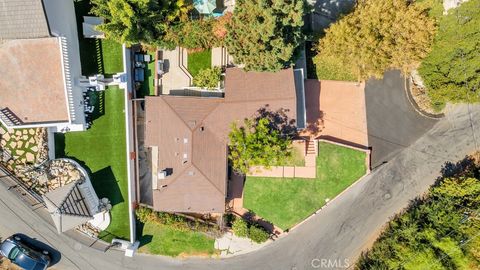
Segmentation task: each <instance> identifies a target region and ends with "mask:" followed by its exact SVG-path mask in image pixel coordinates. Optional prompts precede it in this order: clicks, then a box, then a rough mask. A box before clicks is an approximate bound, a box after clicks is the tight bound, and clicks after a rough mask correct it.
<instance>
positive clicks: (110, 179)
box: [55, 133, 125, 206]
mask: <svg viewBox="0 0 480 270" xmlns="http://www.w3.org/2000/svg"><path fill="white" fill-rule="evenodd" d="M55 157H56V158H69V159H72V160H74V161H76V162H77V163H78V164H80V166H82V167H83V168H84V169H85V170H86V171H87V173H88V175H89V176H90V180H91V182H92V185H93V188H94V189H95V192H96V193H97V195H98V197H99V198H104V197H106V198H108V199H109V200H110V204H111V205H112V206H114V205H116V204H119V203H122V202H124V201H125V200H124V198H123V196H122V192H121V191H120V187H119V186H118V180H117V178H115V175H114V174H113V171H112V168H111V167H110V166H108V167H105V168H103V169H101V170H98V171H96V172H92V170H91V169H90V168H89V167H88V166H87V165H86V164H85V162H84V161H82V160H79V159H78V158H76V157H71V156H69V155H68V153H65V134H63V133H55Z"/></svg>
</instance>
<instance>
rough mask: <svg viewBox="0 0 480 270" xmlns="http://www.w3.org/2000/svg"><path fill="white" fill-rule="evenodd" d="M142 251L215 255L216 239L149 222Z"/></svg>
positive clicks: (142, 241)
mask: <svg viewBox="0 0 480 270" xmlns="http://www.w3.org/2000/svg"><path fill="white" fill-rule="evenodd" d="M140 243H141V245H142V246H141V247H140V251H141V252H144V253H150V254H159V255H167V256H172V257H176V256H179V255H199V256H202V255H214V254H216V253H217V250H216V249H215V247H214V243H215V239H213V238H210V237H208V236H206V235H204V234H202V233H200V232H194V231H186V230H180V229H175V228H173V227H172V226H167V225H163V224H158V223H154V222H147V223H146V224H145V225H144V227H143V235H142V236H141V237H140Z"/></svg>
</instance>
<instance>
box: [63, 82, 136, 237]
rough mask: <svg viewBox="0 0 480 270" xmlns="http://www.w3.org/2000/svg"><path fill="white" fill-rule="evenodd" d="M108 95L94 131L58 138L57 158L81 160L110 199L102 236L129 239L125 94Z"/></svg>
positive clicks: (110, 92)
mask: <svg viewBox="0 0 480 270" xmlns="http://www.w3.org/2000/svg"><path fill="white" fill-rule="evenodd" d="M104 95H105V96H104V98H103V99H99V100H104V102H105V104H104V105H102V104H99V105H97V106H99V107H101V108H102V110H103V112H102V113H103V115H99V118H98V119H95V120H94V121H93V124H92V127H91V128H90V129H88V130H86V131H82V132H69V133H66V134H61V133H58V134H56V135H55V155H56V157H68V158H72V159H75V160H77V161H78V162H79V163H80V164H81V165H82V166H84V167H85V169H87V171H89V173H90V179H91V180H92V184H93V187H94V188H95V191H96V192H97V195H98V197H99V198H103V197H107V198H108V199H109V200H110V202H111V204H112V206H113V208H112V210H111V212H110V213H111V217H112V219H111V223H110V225H109V226H108V228H107V229H106V230H105V231H103V232H102V233H101V235H100V237H101V238H103V239H104V240H106V241H110V240H111V239H112V238H113V237H116V238H124V239H129V221H128V184H127V163H126V158H127V152H126V138H125V132H126V129H125V112H124V92H123V90H120V89H118V87H109V88H108V89H107V90H105V93H104ZM102 113H101V114H102Z"/></svg>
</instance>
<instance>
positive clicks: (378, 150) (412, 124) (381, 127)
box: [365, 71, 437, 169]
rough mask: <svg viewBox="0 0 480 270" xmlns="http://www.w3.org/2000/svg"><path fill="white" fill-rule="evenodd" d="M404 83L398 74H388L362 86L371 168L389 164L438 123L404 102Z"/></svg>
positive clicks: (391, 72) (405, 99)
mask: <svg viewBox="0 0 480 270" xmlns="http://www.w3.org/2000/svg"><path fill="white" fill-rule="evenodd" d="M404 82H405V79H404V77H403V76H402V75H401V74H400V72H399V71H390V72H387V73H385V76H384V78H383V79H381V80H373V79H372V80H369V81H368V82H367V83H366V85H365V103H366V107H367V130H368V142H369V146H370V147H371V148H372V157H371V158H372V160H371V162H372V163H371V165H372V169H375V168H377V167H378V166H380V165H382V164H385V163H386V162H388V161H390V160H391V159H392V157H394V156H395V155H396V154H398V152H399V151H401V150H403V149H405V148H407V147H408V146H410V145H411V144H412V143H414V142H415V141H416V140H418V139H419V138H420V137H421V136H422V135H424V134H425V133H426V132H427V131H428V130H430V129H431V128H432V127H433V126H434V125H435V123H436V122H437V120H434V119H431V118H427V117H424V116H422V115H420V114H418V113H417V111H415V109H414V108H413V106H412V105H411V103H410V102H409V101H408V99H407V95H406V93H405V87H404V85H405V84H404Z"/></svg>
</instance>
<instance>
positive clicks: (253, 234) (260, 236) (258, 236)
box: [248, 224, 270, 243]
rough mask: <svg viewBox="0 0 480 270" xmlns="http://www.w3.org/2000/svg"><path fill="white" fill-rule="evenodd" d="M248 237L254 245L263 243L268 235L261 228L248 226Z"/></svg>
mask: <svg viewBox="0 0 480 270" xmlns="http://www.w3.org/2000/svg"><path fill="white" fill-rule="evenodd" d="M248 236H249V238H250V239H251V240H252V241H253V242H255V243H263V242H265V241H267V240H268V237H270V234H269V233H268V232H267V231H265V229H264V228H263V227H260V226H259V225H256V224H255V225H252V226H250V229H249V233H248Z"/></svg>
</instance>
